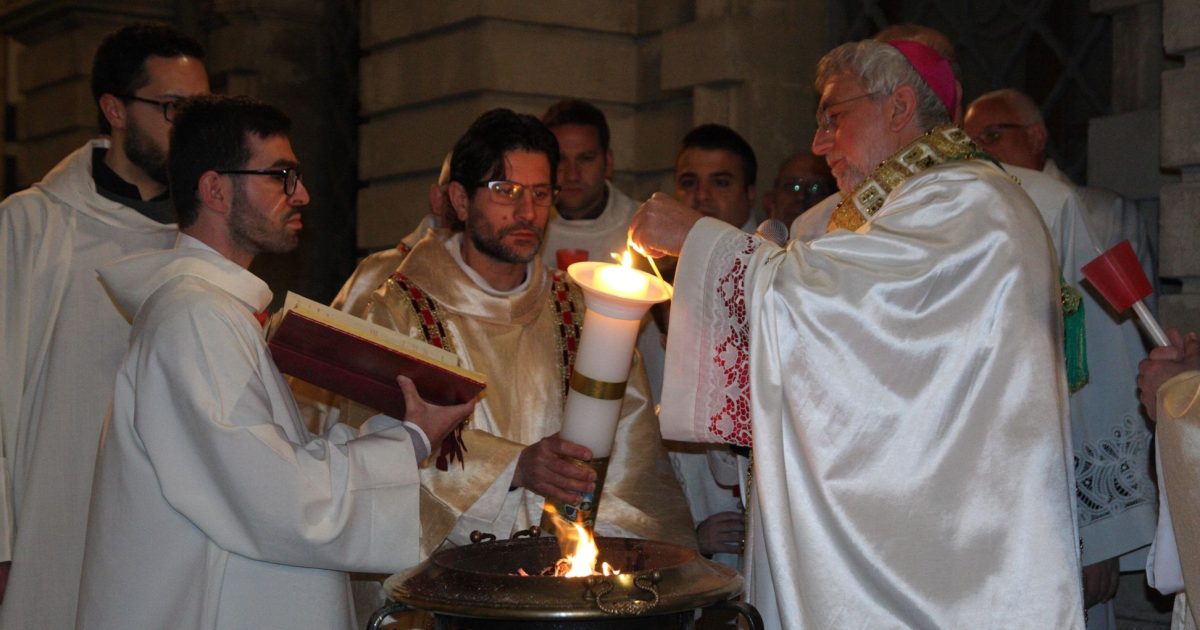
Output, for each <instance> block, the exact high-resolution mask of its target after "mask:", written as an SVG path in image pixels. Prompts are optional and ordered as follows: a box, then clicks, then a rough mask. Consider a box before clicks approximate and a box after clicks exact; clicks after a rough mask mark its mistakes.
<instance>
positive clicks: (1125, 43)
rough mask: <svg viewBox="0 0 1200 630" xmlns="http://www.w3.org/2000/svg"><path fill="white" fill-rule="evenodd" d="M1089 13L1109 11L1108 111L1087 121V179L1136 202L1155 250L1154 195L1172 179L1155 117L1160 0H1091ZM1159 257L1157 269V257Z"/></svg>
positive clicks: (1159, 67) (1157, 115) (1156, 211)
mask: <svg viewBox="0 0 1200 630" xmlns="http://www.w3.org/2000/svg"><path fill="white" fill-rule="evenodd" d="M1091 9H1092V11H1093V12H1095V13H1107V14H1109V15H1110V16H1111V17H1112V39H1113V61H1114V63H1113V76H1112V79H1113V85H1112V110H1113V114H1112V115H1109V116H1100V117H1096V118H1092V119H1091V121H1090V124H1089V125H1088V185H1089V186H1096V187H1099V188H1107V189H1109V190H1112V191H1115V192H1117V193H1119V194H1120V195H1121V196H1123V197H1125V198H1126V199H1128V200H1130V201H1133V202H1134V203H1136V204H1137V206H1138V210H1139V211H1140V212H1141V213H1142V217H1143V219H1144V220H1145V223H1146V227H1147V228H1148V229H1149V232H1150V243H1151V246H1152V247H1153V248H1154V250H1155V251H1159V258H1160V259H1161V252H1160V249H1161V244H1160V242H1159V238H1158V235H1159V230H1158V223H1159V196H1160V191H1161V190H1162V188H1163V186H1166V185H1168V184H1170V183H1173V182H1175V181H1178V178H1177V177H1175V175H1174V174H1165V173H1163V171H1162V167H1161V165H1160V160H1159V149H1160V144H1159V133H1158V129H1159V121H1160V112H1159V109H1160V105H1161V102H1162V90H1161V89H1160V85H1159V82H1160V77H1161V74H1162V71H1163V68H1164V65H1165V59H1164V58H1163V54H1162V36H1163V30H1162V29H1163V17H1162V2H1161V1H1160V0H1092V2H1091ZM1159 262H1160V275H1161V273H1162V271H1161V260H1160V261H1159Z"/></svg>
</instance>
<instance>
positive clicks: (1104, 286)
mask: <svg viewBox="0 0 1200 630" xmlns="http://www.w3.org/2000/svg"><path fill="white" fill-rule="evenodd" d="M1083 275H1084V276H1086V277H1087V279H1088V280H1090V281H1091V283H1092V286H1094V287H1096V290H1098V291H1100V295H1102V296H1104V300H1105V301H1107V302H1108V303H1109V305H1111V306H1112V307H1113V310H1115V311H1117V312H1118V313H1121V312H1124V311H1125V310H1127V309H1128V308H1129V307H1131V306H1132V307H1133V310H1134V312H1136V313H1137V315H1138V321H1140V322H1141V324H1142V328H1144V329H1145V331H1146V333H1147V334H1149V335H1150V337H1151V338H1152V339H1153V340H1154V343H1156V344H1158V345H1159V346H1169V345H1171V342H1170V341H1168V340H1167V335H1166V333H1164V332H1163V329H1162V326H1159V325H1158V321H1156V320H1155V319H1154V316H1153V315H1151V314H1150V309H1148V308H1146V305H1145V304H1144V303H1142V298H1144V297H1146V296H1147V295H1150V292H1151V291H1152V289H1151V288H1150V281H1149V280H1147V279H1146V274H1145V273H1144V272H1143V271H1142V266H1141V264H1140V263H1138V260H1137V255H1135V254H1134V253H1133V246H1131V245H1130V244H1129V241H1121V242H1120V243H1117V244H1116V245H1114V246H1112V247H1111V248H1110V249H1109V250H1108V251H1106V252H1104V253H1103V254H1100V256H1099V257H1097V258H1095V259H1094V260H1092V262H1089V263H1088V264H1086V265H1084V266H1083Z"/></svg>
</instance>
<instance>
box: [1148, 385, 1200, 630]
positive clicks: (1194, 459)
mask: <svg viewBox="0 0 1200 630" xmlns="http://www.w3.org/2000/svg"><path fill="white" fill-rule="evenodd" d="M1157 433H1158V452H1159V455H1160V456H1161V458H1162V461H1161V465H1162V479H1161V480H1160V483H1161V484H1162V485H1163V487H1164V488H1165V490H1166V493H1167V497H1168V498H1169V500H1170V502H1171V528H1172V530H1173V531H1174V534H1175V545H1176V547H1177V548H1178V550H1179V565H1180V567H1181V568H1182V569H1183V585H1184V592H1186V593H1187V601H1188V605H1189V606H1190V607H1191V618H1192V619H1198V618H1200V606H1198V605H1197V604H1198V603H1200V592H1198V591H1197V585H1200V465H1198V458H1200V372H1185V373H1183V374H1180V375H1178V376H1176V377H1174V378H1172V379H1171V380H1169V381H1167V382H1166V383H1164V384H1163V386H1162V387H1161V388H1159V390H1158V425H1157Z"/></svg>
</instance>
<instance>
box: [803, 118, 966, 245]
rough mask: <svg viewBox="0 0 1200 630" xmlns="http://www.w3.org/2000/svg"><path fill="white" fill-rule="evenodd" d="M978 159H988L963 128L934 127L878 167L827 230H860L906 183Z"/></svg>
mask: <svg viewBox="0 0 1200 630" xmlns="http://www.w3.org/2000/svg"><path fill="white" fill-rule="evenodd" d="M977 157H986V156H985V155H984V154H983V153H981V152H980V151H979V149H977V148H976V147H975V144H974V143H972V142H971V138H970V137H969V136H968V135H967V134H966V132H964V131H963V130H962V129H959V128H958V127H955V126H954V125H950V124H947V125H942V126H940V127H934V128H933V129H930V130H929V131H926V132H925V133H924V135H922V136H921V137H919V138H917V139H916V140H913V141H912V142H910V143H908V144H907V145H905V147H904V148H902V149H900V150H899V151H897V152H895V153H894V154H892V156H891V157H889V158H888V159H886V160H884V161H883V162H881V163H880V164H879V166H876V167H875V170H874V171H871V174H870V175H869V176H868V177H867V178H866V179H865V180H863V182H862V183H861V184H859V185H858V188H855V189H854V192H852V193H851V194H850V195H849V196H847V197H845V198H843V199H842V201H841V203H839V204H838V205H837V207H836V208H834V210H833V215H832V216H830V217H829V225H828V226H827V228H826V231H829V232H832V231H833V230H834V229H836V228H842V229H845V230H850V231H854V230H857V229H858V228H860V227H862V226H863V225H864V224H865V223H866V222H867V221H868V220H870V218H871V217H873V216H875V213H876V212H877V211H878V210H879V209H880V208H881V207H883V201H884V199H887V196H888V195H889V194H891V192H892V191H893V190H895V189H896V187H897V186H899V185H900V184H901V183H902V182H903V181H904V180H906V179H908V178H909V177H912V176H913V175H916V174H917V173H920V172H921V171H924V170H925V169H927V168H930V167H933V166H937V165H938V164H942V163H944V162H950V161H954V160H968V159H971V158H977Z"/></svg>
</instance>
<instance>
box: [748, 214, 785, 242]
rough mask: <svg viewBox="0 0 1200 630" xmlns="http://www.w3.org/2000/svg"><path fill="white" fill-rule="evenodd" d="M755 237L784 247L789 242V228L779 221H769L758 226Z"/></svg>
mask: <svg viewBox="0 0 1200 630" xmlns="http://www.w3.org/2000/svg"><path fill="white" fill-rule="evenodd" d="M754 235H755V236H757V237H759V238H761V239H763V240H765V241H768V242H771V243H774V244H776V245H778V246H780V247H783V246H785V245H787V242H788V227H787V226H786V225H784V224H783V221H780V220H779V219H767V220H766V221H763V222H762V223H759V224H758V229H757V230H755V231H754Z"/></svg>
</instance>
